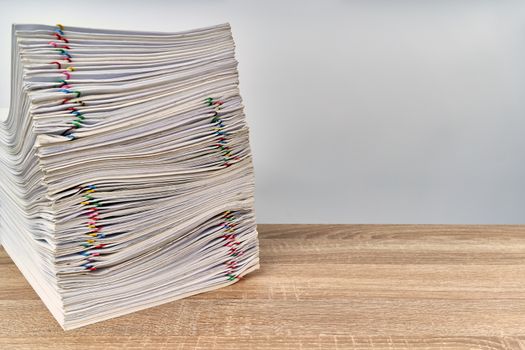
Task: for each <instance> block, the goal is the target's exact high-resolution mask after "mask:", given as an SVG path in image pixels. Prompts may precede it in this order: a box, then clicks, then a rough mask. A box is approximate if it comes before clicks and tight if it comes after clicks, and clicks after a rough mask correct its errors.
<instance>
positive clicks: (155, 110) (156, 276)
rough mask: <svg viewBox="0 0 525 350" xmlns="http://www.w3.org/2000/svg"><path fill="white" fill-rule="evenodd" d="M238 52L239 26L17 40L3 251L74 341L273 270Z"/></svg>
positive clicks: (25, 33)
mask: <svg viewBox="0 0 525 350" xmlns="http://www.w3.org/2000/svg"><path fill="white" fill-rule="evenodd" d="M234 49H235V45H234V42H233V39H232V34H231V29H230V26H229V25H228V24H221V25H215V26H211V27H206V28H200V29H195V30H189V31H184V32H176V33H158V32H134V31H118V30H102V29H88V28H77V27H67V26H63V25H60V24H59V25H56V26H46V25H14V26H13V45H12V84H11V106H10V111H9V115H8V117H7V119H6V120H5V121H4V122H2V123H1V125H0V147H1V148H0V161H1V163H0V201H1V202H0V215H1V216H0V239H1V242H2V244H3V246H4V248H5V249H6V251H7V252H8V254H9V255H10V256H11V258H12V259H13V261H14V262H15V263H16V265H17V266H18V267H19V269H20V270H21V271H22V273H23V274H24V276H25V277H26V278H27V280H28V281H29V282H30V284H31V285H32V286H33V288H34V289H35V291H36V292H37V293H38V294H39V296H40V297H41V299H42V300H43V302H44V303H45V304H46V306H47V307H48V308H49V310H50V311H51V313H52V314H53V315H54V317H55V318H56V319H57V321H58V322H59V324H60V325H61V326H62V327H63V328H64V329H72V328H77V327H81V326H84V325H87V324H91V323H94V322H98V321H101V320H105V319H109V318H113V317H116V316H119V315H123V314H127V313H130V312H133V311H136V310H140V309H144V308H148V307H151V306H155V305H159V304H162V303H166V302H169V301H173V300H176V299H180V298H184V297H187V296H190V295H193V294H197V293H201V292H205V291H209V290H213V289H216V288H220V287H224V286H227V285H229V284H232V283H234V282H236V281H238V280H239V279H240V278H241V277H243V276H244V275H246V274H247V273H249V272H251V271H253V270H255V269H257V268H258V267H259V254H258V241H257V230H256V224H255V217H254V209H253V205H254V202H253V194H254V174H253V166H252V158H251V151H250V145H249V138H248V136H249V133H248V131H249V130H248V126H247V125H246V120H245V117H244V114H243V105H242V100H241V97H240V95H239V89H238V73H237V61H236V59H235V54H234ZM159 322H166V320H159Z"/></svg>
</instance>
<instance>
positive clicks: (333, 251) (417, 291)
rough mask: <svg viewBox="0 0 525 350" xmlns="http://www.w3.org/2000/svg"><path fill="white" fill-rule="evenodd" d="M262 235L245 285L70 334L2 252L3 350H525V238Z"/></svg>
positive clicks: (307, 228)
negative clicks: (256, 267) (257, 256)
mask: <svg viewBox="0 0 525 350" xmlns="http://www.w3.org/2000/svg"><path fill="white" fill-rule="evenodd" d="M259 232H260V248H261V270H259V271H257V272H255V273H253V274H251V275H250V276H248V277H246V278H245V279H244V280H241V281H240V282H239V283H236V284H234V285H232V286H229V287H227V288H224V289H220V290H217V291H214V292H210V293H204V294H200V295H197V296H194V297H190V298H187V299H183V300H179V301H176V302H172V303H169V304H165V305H162V306H159V307H155V308H152V309H148V310H144V311H140V312H137V313H134V314H131V315H127V316H123V317H120V318H117V319H113V320H109V321H105V322H101V323H98V324H95V325H91V326H87V327H84V328H81V329H77V330H73V331H68V332H64V331H62V329H61V328H60V327H59V326H58V324H57V323H56V322H55V320H54V319H53V318H52V317H51V315H50V313H49V312H48V311H47V309H46V308H45V307H44V305H43V304H42V302H41V301H40V300H39V298H38V297H37V295H36V294H35V292H34V291H33V290H32V289H31V287H30V286H29V285H28V283H27V282H26V281H25V280H24V278H23V277H22V275H21V274H20V272H19V271H18V269H17V268H16V266H15V265H13V263H12V262H11V260H10V259H9V257H8V256H7V255H6V254H5V252H4V251H3V250H0V286H1V288H0V349H89V348H93V349H101V350H102V349H121V348H126V349H142V348H150V349H525V226H448V225H446V226H443V225H259Z"/></svg>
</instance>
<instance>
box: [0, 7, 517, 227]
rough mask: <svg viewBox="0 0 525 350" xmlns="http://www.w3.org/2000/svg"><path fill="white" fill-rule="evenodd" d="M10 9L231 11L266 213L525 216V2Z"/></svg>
mask: <svg viewBox="0 0 525 350" xmlns="http://www.w3.org/2000/svg"><path fill="white" fill-rule="evenodd" d="M0 6H1V7H2V8H1V11H0V25H1V29H2V30H1V31H0V48H1V50H0V52H1V54H0V77H1V79H0V106H8V104H9V74H10V67H9V62H10V40H11V38H10V31H11V23H13V22H16V23H44V24H55V23H57V22H60V23H63V24H64V25H65V26H67V25H75V26H89V27H105V28H120V29H137V30H140V29H142V30H156V31H157V30H158V31H177V30H185V29H190V28H195V27H200V26H207V25H211V24H216V23H222V22H230V23H231V25H232V28H233V32H234V38H235V40H236V43H237V58H238V60H239V61H240V65H239V70H240V81H241V92H242V95H243V97H244V102H245V106H246V109H245V110H246V114H247V118H248V122H249V124H250V126H251V131H252V134H251V136H252V148H253V152H254V158H255V166H256V174H257V186H258V187H257V197H256V201H257V216H258V218H259V222H261V223H268V222H274V223H283V222H288V223H298V222H304V223H525V155H524V151H525V137H524V134H525V2H524V1H519V0H515V1H511V0H493V1H488V0H383V1H380V0H377V1H374V0H363V1H350V0H347V1H342V0H340V1H335V0H332V1H328V0H326V1H317V2H314V1H305V0H303V1H284V0H281V1H268V0H267V1H259V2H255V1H221V0H214V1H154V0H149V1H144V0H140V1H139V0H136V1H108V0H104V1H100V0H95V1H93V0H90V1H56V0H55V1H22V0H16V1H2V2H0Z"/></svg>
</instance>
